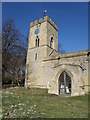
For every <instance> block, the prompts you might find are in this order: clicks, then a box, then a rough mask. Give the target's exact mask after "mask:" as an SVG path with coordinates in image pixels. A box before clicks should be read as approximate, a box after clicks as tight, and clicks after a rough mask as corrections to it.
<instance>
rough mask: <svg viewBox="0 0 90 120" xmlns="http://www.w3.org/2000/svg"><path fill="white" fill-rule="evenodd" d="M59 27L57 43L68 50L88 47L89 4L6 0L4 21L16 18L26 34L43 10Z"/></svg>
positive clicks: (17, 25) (41, 15) (3, 12)
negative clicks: (7, 0)
mask: <svg viewBox="0 0 90 120" xmlns="http://www.w3.org/2000/svg"><path fill="white" fill-rule="evenodd" d="M45 9H46V10H47V15H48V16H49V17H50V18H51V19H52V20H53V21H54V22H55V23H56V25H57V26H58V42H61V44H62V48H63V49H64V50H66V51H67V52H75V51H79V50H86V49H88V3H85V2H80V3H79V2H76V3H74V2H72V3H70V2H67V3H66V2H58V3H55V2H54V3H53V2H51V3H47V2H46V3H45V2H42V3H40V2H38V3H35V2H34V3H30V2H28V3H27V2H20V3H19V2H17V3H3V4H2V20H4V21H6V20H7V19H13V20H14V21H15V25H16V27H17V28H18V29H19V30H20V31H21V33H22V34H23V35H24V36H26V35H27V34H28V32H29V28H30V22H32V21H35V20H36V19H39V18H41V17H43V11H44V10H45Z"/></svg>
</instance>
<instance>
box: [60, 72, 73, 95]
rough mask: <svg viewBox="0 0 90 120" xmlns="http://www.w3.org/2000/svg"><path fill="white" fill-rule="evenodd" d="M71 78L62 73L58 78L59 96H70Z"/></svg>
mask: <svg viewBox="0 0 90 120" xmlns="http://www.w3.org/2000/svg"><path fill="white" fill-rule="evenodd" d="M71 88H72V83H71V77H70V76H69V75H68V74H67V72H65V71H63V72H62V73H61V75H60V77H59V95H71V92H72V89H71Z"/></svg>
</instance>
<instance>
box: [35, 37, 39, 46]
mask: <svg viewBox="0 0 90 120" xmlns="http://www.w3.org/2000/svg"><path fill="white" fill-rule="evenodd" d="M35 46H36V47H39V38H38V36H37V38H36V41H35Z"/></svg>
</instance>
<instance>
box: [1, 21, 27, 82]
mask: <svg viewBox="0 0 90 120" xmlns="http://www.w3.org/2000/svg"><path fill="white" fill-rule="evenodd" d="M23 39H24V37H23V36H22V35H21V33H20V31H19V30H18V29H16V28H15V25H14V21H13V20H8V21H6V22H4V23H3V28H2V71H3V73H2V79H3V81H4V80H5V77H6V79H7V76H9V79H11V80H12V83H14V82H17V83H18V81H20V76H21V70H22V71H23V70H24V69H25V68H24V67H25V59H26V53H27V50H26V49H25V47H24V45H23V41H22V40H23ZM22 66H23V67H22Z"/></svg>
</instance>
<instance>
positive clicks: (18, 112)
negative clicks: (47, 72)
mask: <svg viewBox="0 0 90 120" xmlns="http://www.w3.org/2000/svg"><path fill="white" fill-rule="evenodd" d="M2 104H3V108H2V117H3V118H26V119H27V118H88V96H78V97H60V96H56V95H49V94H48V93H47V90H46V89H25V88H21V87H20V88H12V89H11V88H8V89H4V90H3V94H2Z"/></svg>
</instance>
